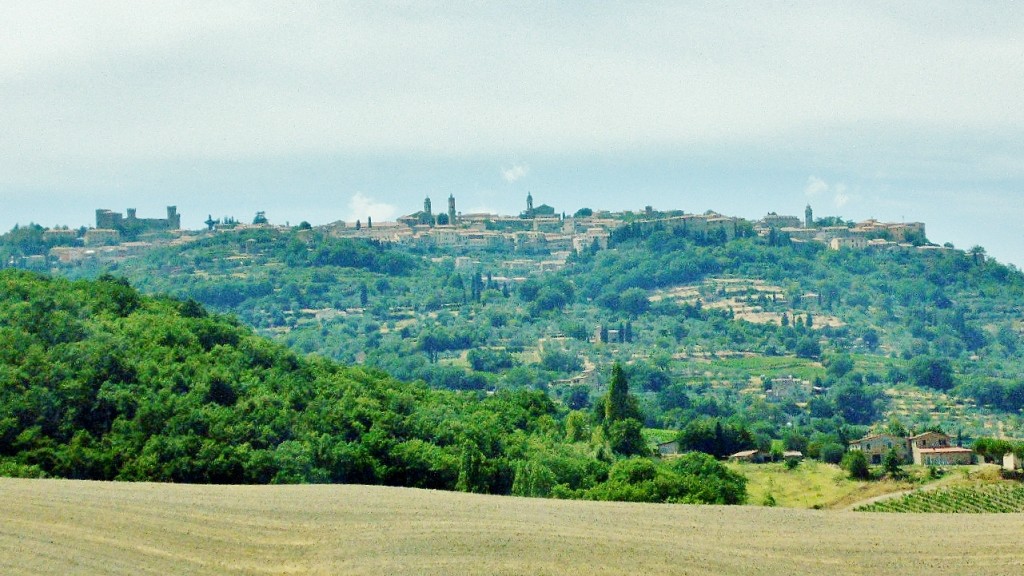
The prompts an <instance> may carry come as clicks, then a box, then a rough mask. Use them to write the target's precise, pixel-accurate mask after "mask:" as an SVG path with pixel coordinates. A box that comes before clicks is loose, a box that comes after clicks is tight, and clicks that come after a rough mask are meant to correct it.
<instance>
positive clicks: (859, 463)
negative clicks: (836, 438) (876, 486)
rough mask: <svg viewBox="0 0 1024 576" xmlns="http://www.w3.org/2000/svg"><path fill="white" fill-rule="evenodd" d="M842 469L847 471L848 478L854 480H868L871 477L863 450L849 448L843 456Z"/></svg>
mask: <svg viewBox="0 0 1024 576" xmlns="http://www.w3.org/2000/svg"><path fill="white" fill-rule="evenodd" d="M842 466H843V469H844V470H846V471H847V473H849V475H850V478H853V479H855V480H868V479H870V478H871V470H870V469H869V468H868V459H867V457H866V456H864V452H861V451H860V450H851V451H849V452H847V453H846V455H845V456H843V462H842Z"/></svg>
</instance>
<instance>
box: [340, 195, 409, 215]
mask: <svg viewBox="0 0 1024 576" xmlns="http://www.w3.org/2000/svg"><path fill="white" fill-rule="evenodd" d="M348 213H349V216H348V219H347V221H348V222H355V221H356V220H360V221H362V222H366V217H367V216H369V217H370V218H373V219H374V220H376V221H377V222H387V221H390V220H394V219H395V217H396V216H397V215H398V214H397V212H396V209H395V207H394V206H393V205H391V204H387V203H385V202H377V201H375V200H374V199H372V198H370V197H369V196H367V195H366V194H363V193H362V192H356V193H355V194H353V195H352V197H351V198H349V200H348Z"/></svg>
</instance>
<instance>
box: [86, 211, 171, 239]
mask: <svg viewBox="0 0 1024 576" xmlns="http://www.w3.org/2000/svg"><path fill="white" fill-rule="evenodd" d="M127 213H128V215H127V216H123V215H122V214H121V213H120V212H114V211H112V210H106V209H103V208H100V209H97V210H96V228H97V229H99V230H116V231H118V232H120V233H121V234H122V235H125V236H135V235H137V234H144V233H146V232H162V231H166V230H180V229H181V214H178V208H177V207H176V206H168V207H167V218H139V217H138V216H136V213H135V208H129V209H128V210H127Z"/></svg>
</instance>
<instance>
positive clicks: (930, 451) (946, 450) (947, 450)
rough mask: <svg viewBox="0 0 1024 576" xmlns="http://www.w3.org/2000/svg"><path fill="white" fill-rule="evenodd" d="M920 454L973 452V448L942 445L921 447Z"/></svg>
mask: <svg viewBox="0 0 1024 576" xmlns="http://www.w3.org/2000/svg"><path fill="white" fill-rule="evenodd" d="M920 452H921V454H968V453H969V454H973V453H974V450H971V449H970V448H962V447H960V446H943V447H942V448H921V449H920Z"/></svg>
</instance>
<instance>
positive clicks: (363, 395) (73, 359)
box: [0, 270, 744, 503]
mask: <svg viewBox="0 0 1024 576" xmlns="http://www.w3.org/2000/svg"><path fill="white" fill-rule="evenodd" d="M621 390H622V393H623V394H624V395H625V396H624V397H623V398H624V400H623V402H626V400H625V399H628V390H626V388H625V383H624V381H623V386H622V388H621ZM627 403H628V402H627ZM574 414H575V416H572V417H570V418H566V413H565V412H564V411H560V410H559V409H557V408H556V405H555V404H554V403H553V402H552V401H551V400H550V399H549V397H548V396H547V395H546V394H544V393H540V392H531V391H526V390H520V391H509V392H501V393H498V394H493V395H483V394H479V393H466V392H462V393H460V392H449V391H440V390H431V389H428V388H427V387H426V386H424V385H416V384H406V383H402V382H398V381H396V380H394V379H392V378H390V377H388V376H387V375H385V374H384V373H382V372H379V371H374V370H369V369H363V368H357V367H343V366H341V365H339V364H337V363H335V362H333V361H329V360H325V359H322V358H319V357H316V356H310V357H299V356H297V355H296V354H295V353H294V352H292V351H290V350H288V349H287V348H285V347H283V346H281V345H279V344H275V343H272V342H270V341H268V340H266V339H264V338H263V337H260V336H257V335H255V334H253V333H252V331H251V329H249V328H245V327H243V326H241V325H239V324H238V323H237V322H235V321H233V320H231V319H230V318H228V317H225V316H220V315H211V314H209V313H207V312H206V310H205V309H204V308H203V307H202V306H201V305H199V304H197V303H196V302H195V301H191V300H188V301H179V300H173V299H169V298H152V297H145V296H141V295H140V294H139V293H138V292H136V290H135V289H133V288H131V287H130V286H129V285H128V284H127V283H126V282H125V281H123V280H118V279H114V278H112V277H101V278H99V279H98V280H95V281H76V282H71V281H68V280H64V279H59V278H48V277H43V276H38V275H35V274H31V273H26V272H19V271H14V270H4V271H0V474H3V475H20V476H44V475H53V476H61V477H67V478H87V479H104V480H109V479H118V480H150V481H173V482H211V483H282V482H346V483H368V484H389V485H398V486H413V487H425V488H439V489H458V490H466V491H474V492H490V493H498V494H507V493H516V494H521V495H532V496H549V495H552V494H555V493H557V494H558V495H560V496H563V497H580V498H602V499H629V500H652V501H664V500H668V499H672V500H676V501H691V502H720V503H735V502H740V501H742V500H743V496H744V489H743V481H742V478H738V477H736V476H735V475H734V474H732V473H730V472H728V471H726V470H725V469H724V468H722V467H721V466H720V465H719V464H717V463H716V462H714V461H713V460H711V459H710V457H707V456H704V455H695V456H693V457H691V458H687V459H681V460H679V461H677V462H674V463H672V464H671V465H669V464H657V465H656V464H654V463H653V462H651V461H649V460H643V459H629V458H626V457H627V456H629V455H630V454H636V453H643V452H644V451H645V448H644V447H643V446H637V445H636V444H635V443H634V445H633V446H632V447H629V448H630V449H628V450H627V449H626V448H627V447H626V446H625V444H623V443H622V442H618V443H616V442H615V431H616V430H617V429H619V428H622V426H619V428H616V427H615V426H614V425H612V426H608V427H607V428H608V430H609V431H610V436H609V437H608V438H605V436H603V435H602V433H601V432H599V431H598V429H599V428H601V424H600V423H597V422H594V421H593V419H592V417H591V415H589V414H584V413H574ZM604 420H605V424H615V423H616V422H617V421H618V420H619V419H617V418H616V417H608V418H604ZM624 426H625V429H627V432H629V431H632V437H633V438H638V432H639V423H638V422H636V420H630V421H625V424H624ZM592 428H593V429H594V432H593V433H592V431H591V429H592ZM628 436H629V435H628V434H627V437H628ZM698 474H699V475H701V477H702V478H703V480H702V481H701V482H697V481H696V480H695V478H696V476H697V475H698ZM715 478H719V479H720V482H719V483H717V484H716V483H715V481H714V479H715Z"/></svg>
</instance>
